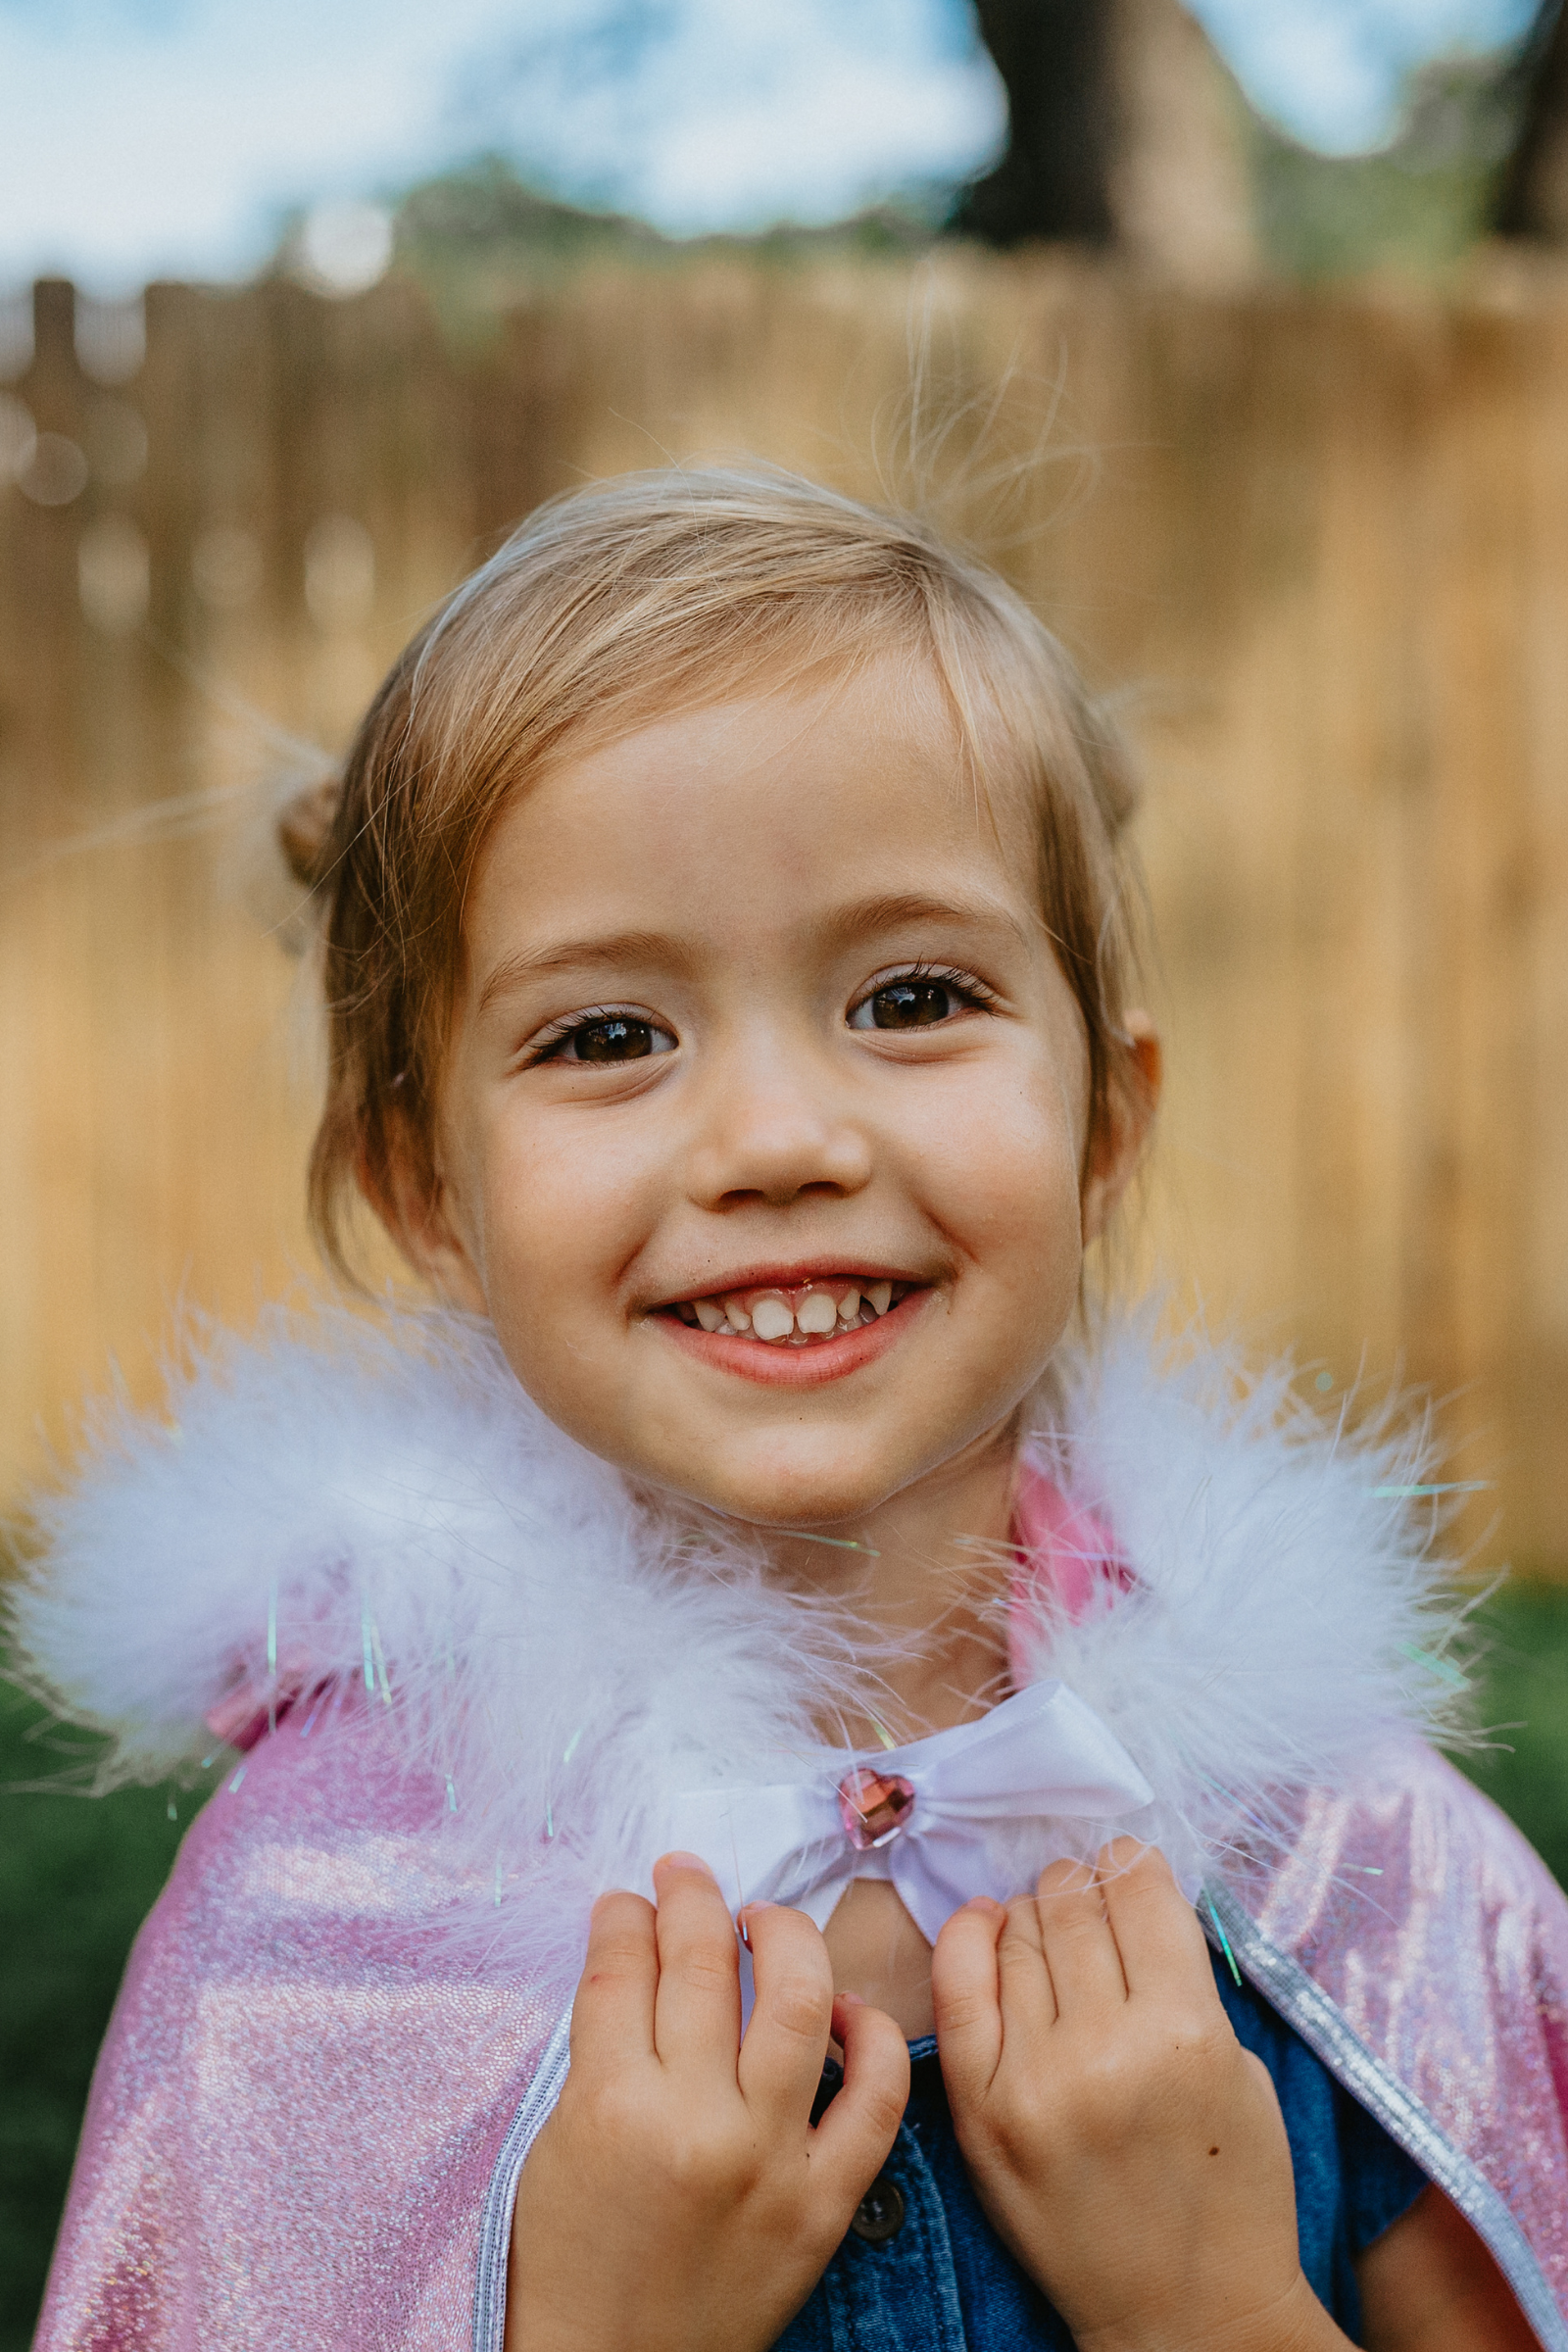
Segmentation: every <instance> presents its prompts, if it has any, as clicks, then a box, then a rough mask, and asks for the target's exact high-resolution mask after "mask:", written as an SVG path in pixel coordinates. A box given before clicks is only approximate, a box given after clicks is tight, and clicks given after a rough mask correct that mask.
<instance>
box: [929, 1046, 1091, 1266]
mask: <svg viewBox="0 0 1568 2352" xmlns="http://www.w3.org/2000/svg"><path fill="white" fill-rule="evenodd" d="M929 1132H930V1141H929V1143H928V1145H927V1148H926V1149H925V1150H924V1151H923V1152H921V1153H920V1158H921V1161H922V1162H923V1165H924V1167H925V1169H926V1171H927V1174H928V1180H929V1187H930V1197H931V1201H932V1205H933V1207H934V1208H935V1209H936V1211H937V1213H938V1215H939V1216H941V1217H942V1219H943V1221H944V1222H945V1223H946V1224H948V1226H949V1228H950V1230H951V1232H952V1233H953V1235H954V1238H955V1239H956V1241H957V1242H958V1243H959V1245H960V1247H961V1248H962V1249H963V1250H964V1253H965V1255H966V1256H968V1257H970V1258H972V1259H973V1260H974V1261H975V1262H976V1263H977V1264H978V1265H979V1266H980V1267H981V1268H982V1269H983V1270H984V1271H986V1272H988V1273H990V1274H992V1275H993V1276H995V1277H997V1278H998V1279H1003V1280H1010V1281H1012V1282H1014V1283H1015V1284H1017V1285H1018V1286H1019V1289H1018V1293H1017V1303H1018V1305H1019V1306H1020V1307H1022V1306H1023V1304H1024V1294H1025V1292H1026V1290H1027V1289H1028V1288H1029V1287H1031V1286H1032V1285H1033V1284H1035V1283H1043V1284H1044V1286H1045V1288H1046V1290H1047V1291H1048V1292H1049V1293H1050V1294H1051V1298H1052V1301H1053V1302H1054V1296H1055V1293H1056V1291H1057V1290H1058V1289H1059V1286H1060V1283H1061V1281H1062V1280H1063V1279H1065V1280H1066V1281H1067V1282H1068V1284H1069V1285H1070V1286H1071V1287H1072V1288H1074V1289H1075V1288H1076V1284H1077V1279H1078V1263H1079V1259H1080V1256H1081V1254H1082V1211H1081V1207H1080V1202H1079V1196H1078V1146H1077V1138H1076V1135H1075V1132H1074V1122H1073V1120H1072V1118H1071V1115H1070V1112H1069V1108H1068V1105H1067V1103H1066V1102H1065V1101H1064V1099H1063V1094H1062V1090H1061V1087H1060V1085H1059V1084H1058V1083H1057V1081H1056V1079H1055V1077H1054V1073H1053V1072H1052V1071H1051V1070H1049V1069H1045V1070H1030V1071H1024V1072H1020V1073H1018V1075H1017V1078H1016V1081H1015V1082H1014V1083H1011V1084H1001V1085H997V1086H994V1087H991V1088H989V1089H986V1090H984V1091H980V1090H976V1091H975V1092H974V1093H972V1094H971V1095H970V1096H969V1097H968V1099H967V1100H959V1101H956V1102H954V1103H952V1104H951V1105H950V1106H949V1110H948V1115H946V1116H944V1117H942V1118H938V1119H934V1120H933V1121H932V1122H931V1124H930V1131H929Z"/></svg>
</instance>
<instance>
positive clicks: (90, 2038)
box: [0, 1583, 1568, 2352]
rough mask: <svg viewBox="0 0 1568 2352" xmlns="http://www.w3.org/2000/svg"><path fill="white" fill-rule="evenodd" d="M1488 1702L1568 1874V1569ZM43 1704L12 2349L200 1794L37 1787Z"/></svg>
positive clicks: (12, 2185) (1, 1922)
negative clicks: (120, 1992)
mask: <svg viewBox="0 0 1568 2352" xmlns="http://www.w3.org/2000/svg"><path fill="white" fill-rule="evenodd" d="M1479 1623H1480V1626H1481V1630H1482V1632H1483V1634H1484V1636H1485V1639H1486V1642H1487V1645H1488V1668H1487V1687H1486V1695H1485V1700H1484V1704H1483V1709H1482V1714H1483V1720H1485V1721H1486V1722H1488V1723H1490V1724H1493V1725H1495V1726H1498V1727H1501V1726H1504V1725H1518V1726H1519V1727H1520V1728H1518V1729H1513V1730H1503V1729H1500V1728H1499V1729H1498V1731H1497V1733H1496V1740H1497V1742H1498V1744H1496V1745H1495V1746H1494V1747H1493V1748H1491V1749H1490V1750H1485V1751H1483V1752H1482V1753H1480V1754H1479V1755H1478V1756H1476V1757H1475V1758H1474V1759H1473V1760H1472V1761H1471V1762H1470V1764H1469V1766H1468V1769H1469V1771H1470V1772H1471V1775H1472V1777H1473V1778H1474V1779H1475V1780H1476V1781H1477V1782H1478V1783H1479V1785H1480V1786H1481V1787H1482V1788H1483V1789H1486V1790H1487V1792H1488V1793H1489V1795H1491V1796H1493V1797H1495V1799H1496V1801H1497V1803H1498V1804H1500V1805H1501V1806H1503V1807H1504V1809H1505V1810H1506V1811H1507V1812H1509V1813H1511V1814H1512V1815H1513V1817H1514V1819H1515V1820H1516V1821H1517V1822H1518V1823H1519V1824H1520V1826H1521V1827H1522V1828H1523V1829H1524V1831H1525V1833H1526V1835H1527V1836H1528V1837H1530V1838H1532V1839H1533V1840H1534V1842H1535V1843H1536V1845H1537V1846H1538V1847H1539V1848H1540V1850H1541V1852H1542V1853H1543V1854H1544V1856H1545V1859H1546V1860H1547V1862H1548V1863H1549V1864H1550V1865H1551V1867H1552V1869H1553V1870H1554V1871H1555V1872H1556V1874H1557V1877H1558V1878H1559V1879H1560V1880H1562V1881H1563V1882H1564V1884H1565V1885H1568V1586H1556V1587H1553V1586H1549V1585H1530V1584H1524V1583H1521V1584H1519V1585H1517V1586H1515V1587H1514V1588H1513V1589H1511V1590H1510V1591H1508V1592H1505V1593H1500V1594H1498V1595H1497V1596H1496V1598H1495V1599H1494V1600H1492V1601H1490V1602H1489V1603H1488V1604H1487V1606H1486V1608H1485V1609H1484V1610H1483V1612H1482V1613H1481V1617H1480V1620H1479ZM37 1725H38V1709H37V1707H36V1706H35V1705H34V1704H33V1703H32V1702H31V1701H30V1700H27V1699H25V1698H23V1697H21V1696H20V1695H19V1694H18V1693H17V1692H16V1691H12V1690H10V1689H9V1688H8V1687H6V1686H4V1685H0V2085H3V2099H0V2352H25V2346H26V2344H27V2342H28V2338H29V2336H30V2333H31V2329H32V2322H33V2318H34V2315H35V2313H36V2310H37V2305H38V2297H39V2294H40V2292H41V2290H42V2285H43V2277H44V2271H45V2268H46V2266H47V2264H48V2260H49V2249H50V2246H51V2244H52V2242H53V2239H54V2232H55V2226H56V2222H57V2220H58V2217H59V2212H60V2204H61V2200H62V2198H63V2196H64V2195H65V2189H66V2181H67V2178H68V2176H69V2173H70V2169H71V2158H72V2151H73V2147H74V2145H75V2139H76V2132H77V2130H78V2127H79V2124H80V2119H81V2109H82V2103H83V2101H84V2100H85V2098H86V2095H87V2083H88V2081H89V2078H90V2076H91V2073H92V2063H93V2058H94V2055H95V2053H96V2051H97V2047H98V2043H99V2040H100V2038H101V2036H102V2034H103V2031H104V2027H105V2025H106V2024H107V2023H108V2019H109V2012H110V2009H111V2007H112V2006H113V2003H114V1998H115V1993H116V1990H117V1988H118V1986H119V1983H120V1977H121V1972H122V1970H123V1967H124V1963H125V1954H126V1952H127V1950H128V1949H129V1946H130V1940H131V1937H132V1936H134V1935H135V1932H136V1929H137V1927H138V1925H139V1924H140V1922H141V1919H142V1917H143V1915H144V1913H145V1912H146V1910H147V1908H148V1906H149V1904H150V1903H151V1902H152V1900H153V1898H154V1896H155V1895H156V1894H157V1892H158V1889H159V1887H161V1886H162V1884H163V1882H164V1879H165V1877H166V1876H167V1875H168V1871H169V1867H170V1864H171V1863H172V1860H173V1856H174V1849H175V1847H176V1845H177V1844H178V1841H179V1838H180V1835H181V1831H182V1830H183V1828H184V1827H185V1826H186V1823H187V1821H188V1818H189V1814H190V1810H191V1807H192V1804H193V1801H194V1800H193V1799H192V1798H190V1797H189V1796H182V1797H181V1798H180V1800H179V1811H180V1821H179V1823H178V1824H177V1825H176V1824H174V1823H172V1822H171V1821H170V1819H169V1817H168V1809H167V1808H168V1797H167V1792H166V1791H163V1790H160V1789H124V1790H123V1791H121V1793H120V1794H118V1795H116V1796H111V1797H104V1798H101V1799H98V1800H92V1799H88V1798H84V1797H81V1796H74V1795H65V1794H43V1795H39V1794H33V1793H26V1792H24V1791H22V1790H21V1789H19V1788H18V1784H19V1783H25V1782H36V1781H39V1780H48V1779H51V1778H57V1777H59V1776H60V1775H62V1774H63V1773H65V1772H66V1771H67V1770H68V1769H70V1768H71V1766H72V1765H73V1763H77V1762H79V1761H80V1760H81V1759H82V1757H83V1756H84V1755H86V1754H88V1753H90V1750H89V1749H88V1748H87V1746H86V1744H85V1743H84V1742H83V1741H81V1740H79V1739H78V1738H77V1737H76V1736H74V1735H71V1734H65V1733H61V1732H58V1731H56V1732H50V1733H47V1734H45V1735H44V1737H43V1739H42V1740H40V1739H39V1738H38V1737H37V1736H36V1735H37Z"/></svg>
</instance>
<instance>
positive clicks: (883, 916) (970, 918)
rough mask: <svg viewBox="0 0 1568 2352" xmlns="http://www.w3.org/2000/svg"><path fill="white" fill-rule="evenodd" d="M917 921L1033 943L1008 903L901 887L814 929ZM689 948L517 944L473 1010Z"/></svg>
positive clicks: (591, 942) (677, 963) (651, 939)
mask: <svg viewBox="0 0 1568 2352" xmlns="http://www.w3.org/2000/svg"><path fill="white" fill-rule="evenodd" d="M916 923H958V924H960V925H962V926H963V927H964V928H965V929H968V930H997V929H1002V930H1005V931H1008V932H1010V933H1011V935H1012V936H1013V938H1015V939H1016V940H1018V941H1019V942H1020V943H1021V944H1022V945H1023V946H1025V947H1029V946H1031V945H1032V944H1033V942H1032V940H1031V937H1030V934H1029V932H1028V931H1027V929H1026V928H1025V926H1024V925H1023V924H1022V923H1020V922H1019V920H1018V918H1017V916H1016V915H1015V914H1014V913H1013V912H1012V910H1011V908H1010V907H1005V906H1003V905H1001V904H1000V903H999V902H997V901H995V900H991V899H962V898H953V899H941V898H933V897H930V896H928V895H926V894H925V893H923V892H920V891H901V892H894V893H890V894H887V895H885V896H883V897H880V898H874V899H857V900H856V901H855V902H854V903H853V904H852V905H850V906H848V907H835V908H833V910H832V911H831V912H830V913H829V914H828V916H827V917H826V919H825V920H824V921H823V923H822V924H821V925H820V926H819V928H818V933H817V936H818V938H819V939H820V940H821V942H822V944H823V945H824V946H826V947H828V948H844V947H853V946H854V945H855V943H856V941H857V940H861V939H868V938H873V937H874V936H875V935H876V934H877V933H878V932H883V931H897V930H901V929H903V928H905V927H906V926H908V925H912V924H916ZM691 963H692V955H691V950H690V948H689V947H687V946H686V945H685V944H684V943H683V942H682V941H680V940H678V939H673V938H671V937H670V936H669V934H668V933H666V932H662V931H616V932H612V933H609V934H602V935H600V936H599V937H597V938H591V939H564V940H551V941H548V942H546V944H545V945H543V946H541V947H537V948H519V949H518V950H517V951H516V953H515V955H512V956H504V957H503V958H502V960H501V961H500V963H498V964H497V965H496V967H495V969H494V970H493V971H492V972H491V973H490V974H489V975H488V977H487V978H486V980H485V983H484V986H483V987H482V988H481V989H480V991H479V1002H478V1010H479V1011H480V1012H484V1011H485V1010H486V1009H487V1008H488V1006H489V1005H492V1004H493V1003H494V1002H495V1000H496V998H497V997H500V996H504V995H505V994H506V993H507V991H508V990H509V989H512V988H515V987H516V986H518V985H519V983H521V982H522V981H525V980H531V979H535V978H537V977H538V976H539V975H541V974H543V973H547V972H564V971H581V970H582V969H583V968H584V966H585V965H591V964H597V965H599V966H601V967H602V966H605V965H611V966H618V967H620V968H621V969H623V970H624V969H630V968H632V967H635V966H640V967H642V968H644V969H646V968H647V966H648V965H650V964H662V965H663V966H664V968H665V969H666V970H670V969H690V967H691Z"/></svg>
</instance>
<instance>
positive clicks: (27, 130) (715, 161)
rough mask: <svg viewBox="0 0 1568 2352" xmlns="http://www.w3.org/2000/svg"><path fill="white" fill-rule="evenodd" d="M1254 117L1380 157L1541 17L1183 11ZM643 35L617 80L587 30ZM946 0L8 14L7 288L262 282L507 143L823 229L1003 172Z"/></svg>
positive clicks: (318, 4)
mask: <svg viewBox="0 0 1568 2352" xmlns="http://www.w3.org/2000/svg"><path fill="white" fill-rule="evenodd" d="M1198 13H1199V14H1200V15H1201V17H1202V18H1203V20H1204V21H1205V23H1206V24H1207V25H1208V26H1209V29H1210V30H1211V31H1212V33H1213V34H1214V36H1215V37H1216V39H1217V40H1219V42H1220V43H1221V45H1222V46H1223V47H1224V48H1225V50H1226V52H1227V54H1228V55H1229V57H1230V59H1231V62H1232V64H1233V65H1234V66H1235V68H1236V69H1237V71H1238V72H1239V73H1241V75H1242V77H1243V79H1244V80H1245V81H1246V82H1247V84H1248V86H1249V87H1250V90H1251V92H1252V94H1253V96H1254V98H1255V99H1256V100H1257V102H1258V103H1259V104H1260V105H1262V106H1263V107H1264V108H1265V109H1267V110H1268V111H1269V112H1270V113H1272V114H1273V115H1275V116H1276V117H1277V118H1278V119H1279V120H1280V121H1282V122H1284V123H1286V124H1287V125H1288V126H1289V127H1290V128H1292V129H1294V130H1295V131H1297V132H1298V133H1299V135H1301V136H1303V137H1305V138H1307V139H1309V140H1312V141H1313V142H1315V143H1317V144H1319V145H1322V146H1326V147H1331V148H1339V149H1346V150H1351V149H1355V148H1359V147H1365V146H1368V145H1372V144H1375V143H1376V142H1377V141H1378V140H1379V139H1380V138H1382V137H1386V136H1387V135H1388V132H1389V130H1390V128H1391V126H1392V122H1393V114H1394V108H1395V105H1396V101H1397V90H1398V85H1399V80H1400V76H1401V74H1402V73H1403V72H1404V71H1405V70H1406V69H1407V68H1408V66H1409V65H1410V64H1412V63H1413V62H1415V61H1416V60H1418V59H1419V58H1421V57H1423V56H1427V55H1431V54H1433V53H1435V52H1437V51H1439V50H1442V49H1444V48H1446V47H1450V46H1455V45H1463V46H1471V47H1479V46H1486V45H1488V44H1490V43H1493V42H1495V41H1498V40H1502V39H1507V38H1510V37H1512V36H1513V35H1514V34H1516V33H1517V32H1518V31H1519V30H1520V29H1521V27H1522V25H1524V23H1525V22H1526V21H1527V20H1528V17H1529V14H1530V0H1199V4H1198ZM616 18H618V19H620V20H621V21H622V23H623V24H624V25H628V26H631V27H632V29H633V35H634V37H635V27H636V25H638V24H641V25H642V27H643V46H642V52H641V54H642V64H641V67H640V70H639V72H638V73H637V74H636V76H635V77H634V79H633V81H632V83H631V85H630V89H629V90H628V88H627V87H626V85H625V83H624V81H620V82H617V80H616V78H615V77H614V76H613V75H612V76H598V75H595V74H594V73H591V72H588V71H586V70H585V53H584V51H583V49H582V46H581V42H582V36H583V34H584V32H585V30H589V29H591V28H592V27H593V25H596V24H599V25H603V24H605V23H606V22H607V21H613V20H614V19H616ZM1004 120H1005V110H1004V106H1003V101H1002V96H1001V91H1000V89H999V87H998V84H997V81H996V77H995V75H994V73H992V71H991V68H990V66H989V63H988V61H987V60H986V59H985V58H984V57H983V56H982V55H980V54H978V53H977V52H976V50H975V48H974V46H973V43H972V40H971V38H970V36H969V32H968V17H967V12H966V9H965V7H964V5H963V0H752V4H751V5H749V6H742V7H737V6H736V5H735V0H0V287H3V286H4V285H5V284H6V283H11V284H17V283H20V282H22V281H24V280H25V279H26V278H28V277H30V276H32V275H34V274H37V273H39V272H41V271H44V270H60V271H63V272H65V273H68V274H70V275H73V276H75V277H76V278H77V279H78V281H79V282H81V283H82V284H84V285H87V286H89V287H91V288H93V289H95V290H98V291H102V292H105V293H113V292H116V291H119V290H122V289H123V288H125V287H128V286H130V285H132V284H135V283H139V282H140V281H141V280H142V279H143V278H145V277H147V276H149V275H161V276H178V275H191V276H203V277H224V276H233V275H242V274H244V273H245V272H246V271H248V270H252V269H254V268H255V267H256V266H257V265H258V264H259V263H260V262H261V261H262V260H263V259H264V258H265V256H266V254H267V253H268V251H269V250H270V246H271V243H272V241H273V238H274V236H275V232H276V225H277V221H278V218H279V216H280V214H281V212H282V210H283V209H284V208H285V207H287V206H289V205H291V204H309V203H315V202H319V201H322V200H331V199H334V198H345V197H357V196H364V195H374V194H377V193H383V192H389V191H393V190H395V189H396V188H397V187H398V186H399V185H401V184H403V183H405V182H407V181H408V180H410V179H412V178H414V177H416V176H417V175H418V174H420V173H423V172H430V171H433V170H436V169H439V168H440V167H442V166H443V165H446V164H449V163H452V162H454V161H457V160H460V159H462V158H463V157H465V156H467V155H472V154H474V153H476V152H478V151H479V150H480V149H482V148H487V147H501V148H503V149H505V150H506V151H507V152H509V153H511V154H512V155H513V156H514V158H515V160H516V162H517V164H518V166H519V168H521V169H523V170H525V171H531V172H534V173H535V174H537V175H539V176H542V177H544V178H546V179H547V180H549V181H551V182H552V183H553V184H555V185H557V186H558V187H560V188H561V189H562V190H563V192H564V193H567V194H572V195H578V196H585V197H602V198H605V199H608V200H613V201H614V202H617V203H620V204H622V205H625V206H628V207H633V208H636V209H638V210H641V211H644V212H646V213H647V214H648V215H649V216H650V217H651V218H652V219H654V220H656V221H659V222H660V223H661V224H662V225H663V226H664V227H666V228H669V229H671V230H673V231H677V232H680V231H689V230H694V229H702V228H708V227H716V226H735V227H752V226H758V225H760V224H762V223H764V222H765V221H769V220H776V219H780V218H785V217H790V218H794V219H797V220H807V221H809V220H826V219H831V218H833V217H835V216H837V215H841V214H843V213H844V212H846V211H849V210H851V209H853V208H854V207H855V206H856V205H858V204H859V203H861V202H864V201H866V200H867V199H869V198H872V197H874V196H876V195H878V194H881V193H885V192H886V191H888V190H889V189H892V188H895V187H897V186H899V185H901V184H908V183H910V182H913V181H919V180H933V179H953V178H957V177H959V176H962V175H963V174H965V173H967V172H973V171H975V170H978V169H979V168H981V167H982V166H983V164H984V163H985V161H986V159H987V158H988V156H989V155H990V154H992V153H993V152H994V151H995V148H996V145H997V142H998V140H999V138H1000V137H1001V134H1002V130H1003V124H1004Z"/></svg>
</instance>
